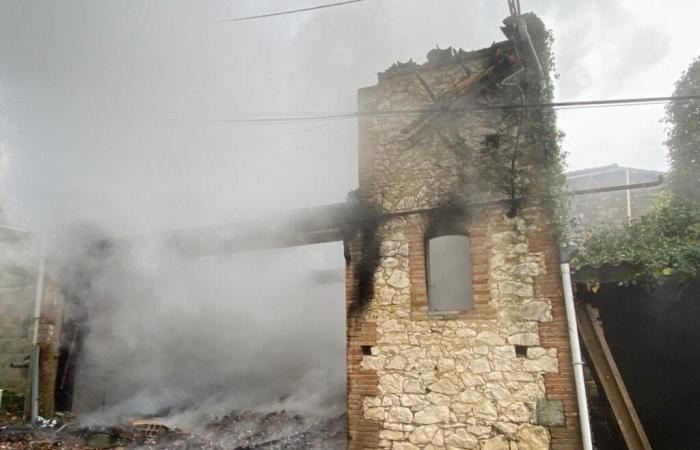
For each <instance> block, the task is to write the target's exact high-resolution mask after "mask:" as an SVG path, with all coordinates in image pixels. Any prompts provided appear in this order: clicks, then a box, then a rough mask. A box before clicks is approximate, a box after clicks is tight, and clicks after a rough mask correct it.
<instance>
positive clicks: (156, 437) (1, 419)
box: [0, 411, 346, 450]
mask: <svg viewBox="0 0 700 450" xmlns="http://www.w3.org/2000/svg"><path fill="white" fill-rule="evenodd" d="M345 429H346V425H345V415H341V416H337V417H330V418H309V417H303V416H301V415H297V414H293V413H289V412H286V411H278V412H271V413H267V414H265V413H257V412H242V413H238V412H231V413H229V414H227V415H225V416H224V417H214V418H212V419H211V421H209V423H208V424H207V425H205V426H204V427H202V428H201V429H198V430H196V431H183V430H179V429H173V428H169V427H166V426H164V425H162V424H160V423H159V420H158V419H140V420H131V421H125V422H124V423H122V424H119V425H112V426H95V425H93V426H83V425H81V424H80V423H77V422H76V421H75V420H71V419H70V418H69V417H65V418H64V419H62V420H61V419H59V420H58V421H57V422H56V423H53V422H51V423H48V424H45V426H43V427H41V426H39V427H29V426H27V425H26V424H24V423H22V421H21V420H19V418H18V417H17V416H13V415H11V414H4V415H3V416H0V450H8V449H37V450H46V449H55V448H68V449H95V448H113V449H168V450H176V449H182V450H184V449H192V450H194V449H197V450H200V449H203V450H229V449H230V450H253V449H267V450H278V449H279V450H281V449H289V450H291V449H299V450H301V449H309V450H310V449H319V450H320V449H324V450H325V449H337V448H345Z"/></svg>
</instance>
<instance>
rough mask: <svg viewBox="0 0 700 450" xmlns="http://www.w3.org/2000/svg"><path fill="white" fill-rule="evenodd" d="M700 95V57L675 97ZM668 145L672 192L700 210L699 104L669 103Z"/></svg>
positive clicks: (666, 119) (682, 77) (683, 79)
mask: <svg viewBox="0 0 700 450" xmlns="http://www.w3.org/2000/svg"><path fill="white" fill-rule="evenodd" d="M699 94H700V57H698V58H696V59H695V60H694V61H693V63H692V64H691V65H690V67H688V69H687V70H686V71H685V72H683V74H682V75H681V77H680V79H679V80H678V81H677V82H676V89H675V90H674V92H673V95H674V96H686V95H699ZM664 121H665V122H666V124H667V125H668V127H669V128H668V131H667V139H666V142H665V143H666V145H667V146H668V160H669V164H670V166H671V173H670V175H671V176H670V180H669V181H670V185H671V191H672V192H673V194H674V195H675V196H677V197H680V198H682V199H684V200H685V201H688V202H692V203H694V205H695V206H697V207H700V101H698V100H690V101H681V102H673V103H669V104H668V106H666V117H665V119H664Z"/></svg>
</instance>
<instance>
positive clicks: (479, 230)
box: [405, 217, 496, 320]
mask: <svg viewBox="0 0 700 450" xmlns="http://www.w3.org/2000/svg"><path fill="white" fill-rule="evenodd" d="M423 220H428V218H427V217H423ZM485 222H486V221H484V220H479V218H478V217H477V218H476V220H474V221H471V223H467V220H465V224H464V226H465V230H466V233H467V236H469V241H470V243H471V250H472V254H471V257H472V276H473V278H472V280H473V292H474V308H472V309H468V310H463V311H459V312H457V313H447V314H430V316H428V308H429V306H428V286H427V272H426V254H425V251H426V236H425V227H424V226H420V225H417V224H415V223H413V224H411V225H409V226H407V227H406V230H405V232H406V237H407V238H408V245H409V254H410V257H409V264H410V279H411V320H427V319H429V318H430V319H437V320H439V319H495V318H496V311H495V310H494V309H493V307H492V306H491V295H490V292H489V276H488V265H489V255H488V247H487V242H486V239H487V238H486V223H485Z"/></svg>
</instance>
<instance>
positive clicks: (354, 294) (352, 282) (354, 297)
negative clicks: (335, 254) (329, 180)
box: [345, 237, 379, 450]
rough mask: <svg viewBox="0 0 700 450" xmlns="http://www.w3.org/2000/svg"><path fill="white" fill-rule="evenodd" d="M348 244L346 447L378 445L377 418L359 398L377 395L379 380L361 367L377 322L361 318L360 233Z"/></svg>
mask: <svg viewBox="0 0 700 450" xmlns="http://www.w3.org/2000/svg"><path fill="white" fill-rule="evenodd" d="M345 245H349V255H350V261H348V262H347V267H346V270H345V306H346V308H345V310H346V318H347V341H346V345H347V350H346V352H347V355H346V357H347V362H346V364H347V394H346V395H347V400H346V401H347V414H348V447H347V448H348V449H349V450H361V449H376V448H378V447H379V422H377V421H375V420H367V419H365V418H364V415H363V412H362V402H363V400H364V397H366V396H375V395H377V386H378V383H379V380H378V377H377V372H376V371H375V370H371V369H363V368H362V366H361V364H362V355H363V347H369V348H371V346H373V345H375V344H376V343H377V332H376V328H377V325H376V323H374V322H370V321H367V320H365V318H364V308H363V307H362V305H361V304H360V302H361V301H362V299H360V298H359V296H358V280H357V277H356V269H357V264H358V262H359V261H360V258H361V251H360V249H361V245H360V237H356V238H355V239H354V240H353V241H352V242H350V243H347V242H346V243H345Z"/></svg>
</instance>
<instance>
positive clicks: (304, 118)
mask: <svg viewBox="0 0 700 450" xmlns="http://www.w3.org/2000/svg"><path fill="white" fill-rule="evenodd" d="M692 100H700V95H683V96H674V97H644V98H623V99H611V100H582V101H570V102H553V103H524V104H496V105H475V106H468V107H461V108H449V107H441V108H418V109H397V110H383V111H358V112H337V113H321V114H313V113H289V112H279V113H272V114H277V116H269V117H245V116H243V117H239V118H222V119H213V120H211V121H213V122H228V123H297V122H314V121H328V120H345V119H354V118H360V117H401V116H417V115H425V114H435V115H445V114H464V113H479V112H489V111H526V110H537V109H554V110H560V109H583V108H603V107H611V106H641V105H651V104H661V103H668V102H684V101H692ZM294 114H296V115H294Z"/></svg>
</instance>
